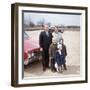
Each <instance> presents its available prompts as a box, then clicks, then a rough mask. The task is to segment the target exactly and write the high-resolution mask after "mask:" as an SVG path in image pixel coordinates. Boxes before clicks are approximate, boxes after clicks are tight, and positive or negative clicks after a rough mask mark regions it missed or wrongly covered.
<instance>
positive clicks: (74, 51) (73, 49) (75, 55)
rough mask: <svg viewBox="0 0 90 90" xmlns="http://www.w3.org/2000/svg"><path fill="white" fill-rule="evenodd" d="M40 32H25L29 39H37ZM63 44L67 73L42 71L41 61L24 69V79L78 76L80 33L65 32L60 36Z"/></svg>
mask: <svg viewBox="0 0 90 90" xmlns="http://www.w3.org/2000/svg"><path fill="white" fill-rule="evenodd" d="M40 32H41V30H40V31H36V32H35V31H32V32H30V31H27V33H28V35H29V36H30V37H33V39H34V38H38V36H39V34H40ZM62 36H63V38H64V43H65V45H66V47H67V53H68V56H67V57H66V64H67V71H63V73H57V72H55V73H53V72H51V70H50V69H47V70H46V71H45V72H43V71H42V64H41V61H39V62H34V63H32V64H29V65H28V66H27V67H25V69H24V76H25V77H29V76H30V77H34V76H58V75H79V74H80V31H65V32H64V33H63V34H62Z"/></svg>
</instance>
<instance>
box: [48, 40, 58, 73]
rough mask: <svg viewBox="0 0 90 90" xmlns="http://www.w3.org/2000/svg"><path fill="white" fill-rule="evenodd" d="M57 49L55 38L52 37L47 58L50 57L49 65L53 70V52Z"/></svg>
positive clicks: (53, 70)
mask: <svg viewBox="0 0 90 90" xmlns="http://www.w3.org/2000/svg"><path fill="white" fill-rule="evenodd" d="M56 50H57V44H56V40H55V38H52V43H51V45H50V47H49V59H50V67H51V71H52V72H55V71H56V69H55V58H54V57H55V53H56Z"/></svg>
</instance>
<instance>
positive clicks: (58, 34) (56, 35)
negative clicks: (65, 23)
mask: <svg viewBox="0 0 90 90" xmlns="http://www.w3.org/2000/svg"><path fill="white" fill-rule="evenodd" d="M52 36H53V38H54V39H55V41H56V43H57V44H58V43H59V42H60V40H61V39H62V34H61V32H59V31H58V27H57V26H55V30H54V32H53V33H52Z"/></svg>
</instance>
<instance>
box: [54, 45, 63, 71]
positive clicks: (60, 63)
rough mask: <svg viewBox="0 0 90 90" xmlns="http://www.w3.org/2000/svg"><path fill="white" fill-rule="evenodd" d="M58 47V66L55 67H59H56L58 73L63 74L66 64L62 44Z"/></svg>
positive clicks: (56, 55) (56, 60) (56, 61)
mask: <svg viewBox="0 0 90 90" xmlns="http://www.w3.org/2000/svg"><path fill="white" fill-rule="evenodd" d="M57 47H58V50H57V51H56V53H55V64H56V65H55V67H56V66H57V67H56V69H57V72H63V69H62V65H63V64H64V55H63V53H62V52H61V50H62V44H59V45H58V46H57Z"/></svg>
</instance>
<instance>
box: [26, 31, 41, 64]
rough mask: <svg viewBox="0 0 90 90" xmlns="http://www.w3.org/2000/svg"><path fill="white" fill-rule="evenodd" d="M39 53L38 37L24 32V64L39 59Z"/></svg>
mask: <svg viewBox="0 0 90 90" xmlns="http://www.w3.org/2000/svg"><path fill="white" fill-rule="evenodd" d="M40 55H41V54H40V47H39V39H38V38H33V37H30V36H29V35H28V34H27V33H26V32H24V65H28V63H30V62H33V61H36V60H40Z"/></svg>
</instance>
